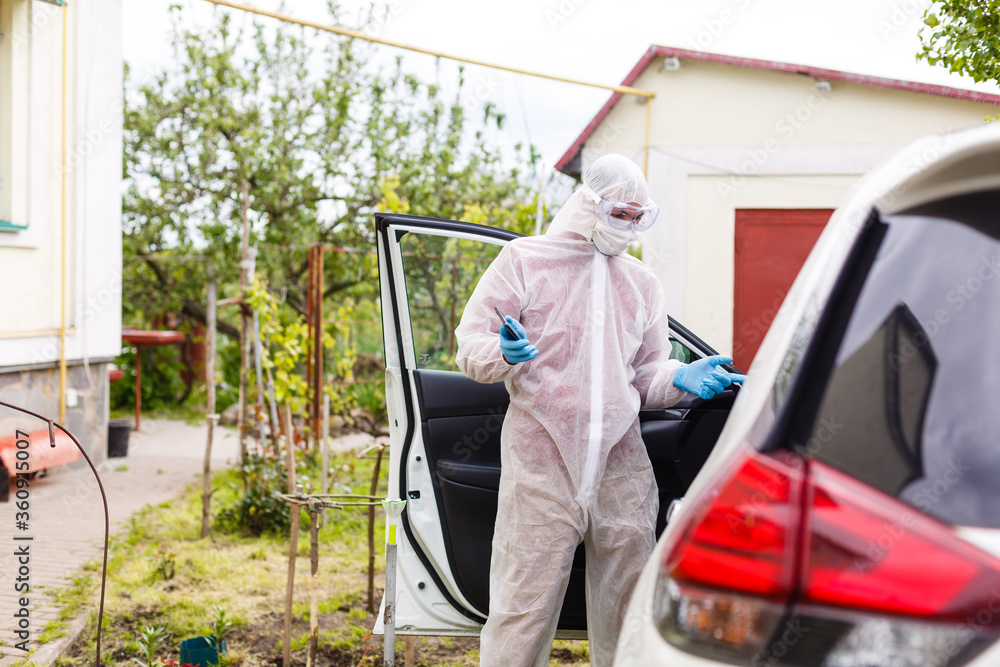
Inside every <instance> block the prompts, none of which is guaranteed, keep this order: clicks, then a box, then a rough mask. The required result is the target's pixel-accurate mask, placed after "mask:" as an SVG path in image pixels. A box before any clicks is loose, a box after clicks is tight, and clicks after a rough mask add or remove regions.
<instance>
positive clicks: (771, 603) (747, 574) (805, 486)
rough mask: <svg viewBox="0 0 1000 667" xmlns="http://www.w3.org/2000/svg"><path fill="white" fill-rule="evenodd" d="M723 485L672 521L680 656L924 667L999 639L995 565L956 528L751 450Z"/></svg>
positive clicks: (665, 618)
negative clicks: (891, 659)
mask: <svg viewBox="0 0 1000 667" xmlns="http://www.w3.org/2000/svg"><path fill="white" fill-rule="evenodd" d="M722 477H723V479H724V480H725V481H724V482H723V483H721V484H719V485H716V486H714V487H712V488H709V489H706V490H703V492H702V494H701V495H700V496H692V497H690V498H688V499H686V500H685V508H684V510H683V511H682V512H681V513H680V515H679V516H678V517H677V518H676V519H675V521H680V522H682V523H681V525H680V526H678V528H677V530H678V531H679V532H678V533H676V534H677V535H678V536H679V537H678V539H677V542H676V544H675V545H674V547H673V548H672V550H670V551H669V552H667V555H666V557H665V558H664V561H663V563H662V570H661V577H660V580H659V581H658V583H657V589H656V592H655V594H654V618H655V620H656V623H657V626H658V627H659V630H660V633H661V634H662V635H663V637H664V638H665V639H666V640H667V641H669V642H670V643H671V644H673V645H675V646H677V647H679V648H683V649H684V650H686V651H690V652H693V653H697V654H700V655H705V656H709V657H713V658H717V659H722V660H726V661H729V662H736V663H743V662H746V661H750V660H764V661H765V662H767V663H768V664H798V663H799V662H802V661H807V662H810V663H813V662H814V663H815V664H823V665H868V664H882V663H881V662H880V661H881V659H882V658H881V657H879V656H887V655H894V656H897V657H899V656H902V655H904V654H905V656H906V657H905V659H903V658H900V660H899V661H898V664H900V665H914V666H916V665H923V664H927V663H928V660H929V658H928V656H929V655H933V656H937V657H936V658H935V662H934V664H940V665H950V664H952V662H953V660H952V659H953V658H954V659H955V660H957V661H958V662H962V661H963V660H966V659H968V658H969V657H971V656H972V655H975V654H976V653H977V652H978V651H980V650H982V648H983V647H985V646H987V645H988V644H989V643H990V642H992V641H993V638H995V636H996V634H995V633H996V631H997V629H998V628H1000V560H998V559H996V558H994V557H992V556H990V555H989V554H987V553H985V552H983V551H980V550H979V549H977V548H975V547H973V546H971V545H970V544H968V543H967V542H965V541H964V540H962V539H961V538H959V537H958V536H957V535H956V534H955V533H954V531H953V530H952V529H951V528H949V527H948V526H945V525H943V524H941V523H939V522H937V521H935V520H934V519H931V518H930V517H928V516H926V515H924V514H922V513H921V512H920V511H919V510H917V509H915V508H912V507H910V506H908V505H906V504H904V503H902V502H900V501H898V500H896V499H894V498H891V497H888V496H886V495H885V494H883V493H881V492H879V491H877V490H875V489H873V488H872V487H870V486H868V485H865V484H863V483H862V482H859V481H857V480H855V479H854V478H852V477H850V476H848V475H846V474H844V473H841V472H838V471H836V470H834V469H832V468H830V467H829V466H827V465H825V464H823V463H820V462H818V461H815V460H811V461H809V462H808V464H807V463H806V462H805V461H803V460H802V459H800V458H799V457H797V456H794V455H792V454H791V453H789V452H778V453H775V454H761V453H758V452H756V451H753V450H744V451H742V452H739V454H738V456H737V458H734V459H733V460H732V462H731V465H730V468H729V471H728V473H727V474H725V475H723V476H722ZM935 647H936V648H935ZM939 654H940V655H939ZM872 656H875V657H874V658H873V657H872ZM956 656H957V657H956ZM937 658H940V660H937ZM872 660H874V662H872Z"/></svg>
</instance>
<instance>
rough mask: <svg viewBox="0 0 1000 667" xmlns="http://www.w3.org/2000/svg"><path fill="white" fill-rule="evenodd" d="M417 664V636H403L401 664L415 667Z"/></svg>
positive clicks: (406, 666)
mask: <svg viewBox="0 0 1000 667" xmlns="http://www.w3.org/2000/svg"><path fill="white" fill-rule="evenodd" d="M416 664H417V638H416V637H414V636H413V635H408V636H406V637H404V638H403V665H404V667H416Z"/></svg>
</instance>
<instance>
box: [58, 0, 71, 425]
mask: <svg viewBox="0 0 1000 667" xmlns="http://www.w3.org/2000/svg"><path fill="white" fill-rule="evenodd" d="M62 19H63V20H62V159H61V163H62V169H60V172H61V181H62V248H61V252H62V259H61V261H60V268H61V272H60V278H61V280H60V283H59V318H60V319H59V423H60V424H65V423H66V25H67V24H68V23H69V8H68V7H65V6H64V7H63V15H62Z"/></svg>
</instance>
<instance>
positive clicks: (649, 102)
mask: <svg viewBox="0 0 1000 667" xmlns="http://www.w3.org/2000/svg"><path fill="white" fill-rule="evenodd" d="M652 118H653V98H651V97H647V98H646V134H645V139H643V158H642V175H643V176H645V177H646V178H647V179H648V178H649V126H650V123H651V121H652Z"/></svg>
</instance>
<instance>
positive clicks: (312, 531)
mask: <svg viewBox="0 0 1000 667" xmlns="http://www.w3.org/2000/svg"><path fill="white" fill-rule="evenodd" d="M293 507H295V505H293ZM309 537H310V542H309V564H310V569H309V653H308V655H307V656H306V667H313V666H314V665H315V664H316V651H317V649H318V648H319V600H318V594H317V591H318V590H319V577H318V574H317V573H318V572H319V512H309Z"/></svg>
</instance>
